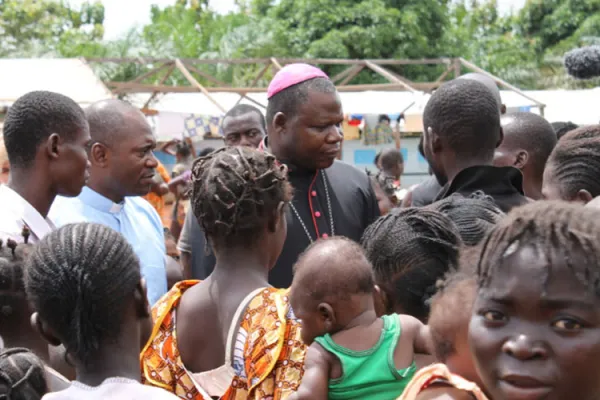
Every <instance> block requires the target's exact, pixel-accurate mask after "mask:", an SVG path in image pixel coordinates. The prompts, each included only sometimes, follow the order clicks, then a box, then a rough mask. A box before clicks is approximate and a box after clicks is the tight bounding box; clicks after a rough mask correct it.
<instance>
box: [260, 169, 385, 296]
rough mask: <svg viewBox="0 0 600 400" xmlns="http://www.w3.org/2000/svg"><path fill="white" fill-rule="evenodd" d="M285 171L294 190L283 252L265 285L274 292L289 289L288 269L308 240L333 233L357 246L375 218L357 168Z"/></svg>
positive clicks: (363, 178)
mask: <svg viewBox="0 0 600 400" xmlns="http://www.w3.org/2000/svg"><path fill="white" fill-rule="evenodd" d="M288 167H289V175H288V176H289V181H290V183H291V184H292V186H293V187H294V199H293V201H292V205H293V207H291V206H289V207H288V210H287V216H286V218H287V229H288V232H287V237H286V240H285V244H284V246H283V251H282V252H281V255H280V256H279V259H278V260H277V264H276V265H275V267H274V268H273V270H272V271H271V273H270V274H269V282H270V283H271V284H272V285H273V286H275V287H278V288H286V287H289V286H290V285H291V283H292V267H293V265H294V263H295V262H296V260H297V259H298V256H299V255H300V253H302V252H303V251H304V250H305V249H306V248H307V247H308V246H309V245H310V244H311V240H313V241H314V240H315V239H316V238H317V237H323V235H327V236H331V235H332V233H335V235H337V236H345V237H347V238H349V239H352V240H355V241H357V242H358V241H360V238H361V236H362V234H363V232H364V231H365V229H366V228H367V227H368V226H369V225H370V224H371V223H372V222H373V221H374V220H375V219H377V217H379V206H378V204H377V198H376V197H375V193H374V192H373V188H372V186H371V182H370V181H369V178H368V177H367V175H366V174H365V173H364V172H362V171H360V170H358V169H357V168H355V167H353V166H351V165H349V164H346V163H344V162H341V161H335V162H334V163H333V165H332V166H331V167H329V168H327V169H325V170H319V171H307V170H304V169H301V168H296V167H294V166H292V165H288ZM324 177H325V178H324ZM326 184H327V190H326V189H325V185H326ZM327 194H329V199H330V202H329V204H328V201H327ZM329 206H331V213H330V210H329ZM294 210H295V211H294ZM296 213H297V214H296ZM331 216H333V225H334V226H333V228H334V229H332V228H331ZM309 236H310V238H309Z"/></svg>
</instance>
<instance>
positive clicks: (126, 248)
mask: <svg viewBox="0 0 600 400" xmlns="http://www.w3.org/2000/svg"><path fill="white" fill-rule="evenodd" d="M140 280H141V273H140V264H139V261H138V259H137V257H136V255H135V253H134V252H133V249H132V247H131V246H130V245H129V243H128V242H127V240H126V239H125V238H124V237H123V236H121V234H119V233H118V232H116V231H114V230H112V229H110V228H109V227H107V226H104V225H100V224H92V223H81V224H72V225H66V226H63V227H62V228H60V229H58V230H56V231H53V232H51V233H50V234H49V235H47V236H46V237H44V238H43V239H42V240H41V241H40V242H39V243H38V244H37V246H36V248H35V250H34V251H33V253H32V254H31V257H30V258H29V261H28V264H27V268H26V270H25V289H26V292H27V297H28V299H29V301H30V302H31V304H32V306H33V308H34V309H35V310H36V311H37V312H38V314H39V316H40V319H42V320H43V321H44V322H46V323H47V324H48V326H49V327H50V328H51V329H52V330H53V331H54V332H55V333H56V335H57V337H58V339H60V341H61V342H62V344H63V345H64V346H65V348H66V352H67V354H68V355H70V356H72V357H73V358H74V361H75V362H79V363H81V364H82V365H84V366H89V365H90V364H91V363H93V362H94V359H95V358H96V357H97V355H98V354H99V353H100V351H101V348H102V346H103V345H104V344H107V343H113V342H114V341H115V340H118V339H119V335H120V334H121V329H122V324H123V318H124V317H125V312H126V309H127V305H128V304H129V302H130V301H131V298H132V295H133V293H134V291H135V289H136V287H137V286H138V285H139V283H140Z"/></svg>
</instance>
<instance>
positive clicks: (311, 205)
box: [308, 170, 321, 239]
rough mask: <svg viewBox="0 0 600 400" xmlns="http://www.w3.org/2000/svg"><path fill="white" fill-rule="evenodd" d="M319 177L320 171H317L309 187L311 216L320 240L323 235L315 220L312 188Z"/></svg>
mask: <svg viewBox="0 0 600 400" xmlns="http://www.w3.org/2000/svg"><path fill="white" fill-rule="evenodd" d="M317 176H319V170H317V172H316V173H315V177H314V178H313V180H312V182H311V184H310V186H309V187H308V206H309V207H310V216H311V217H312V221H313V225H314V227H315V232H317V239H319V238H320V237H321V234H320V233H319V227H318V226H317V219H316V218H315V212H314V210H313V204H312V191H313V190H312V188H313V186H314V184H315V182H316V181H317Z"/></svg>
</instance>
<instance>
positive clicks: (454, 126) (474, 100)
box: [423, 79, 501, 159]
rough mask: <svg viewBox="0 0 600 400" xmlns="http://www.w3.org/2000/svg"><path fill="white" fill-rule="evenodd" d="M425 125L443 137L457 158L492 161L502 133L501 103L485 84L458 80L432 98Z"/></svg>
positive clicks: (425, 115)
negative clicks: (499, 106) (499, 105)
mask: <svg viewBox="0 0 600 400" xmlns="http://www.w3.org/2000/svg"><path fill="white" fill-rule="evenodd" d="M423 126H424V129H429V128H431V129H432V130H433V132H434V133H435V134H437V135H439V136H440V137H442V138H444V139H445V141H446V143H447V144H448V146H449V147H450V148H451V149H452V151H453V152H454V153H456V155H457V157H458V158H467V159H472V158H475V159H480V158H482V157H487V158H490V159H492V157H493V156H494V150H495V149H496V145H497V144H498V141H499V140H500V131H501V128H500V113H499V112H498V103H497V100H496V98H495V97H494V95H493V94H492V93H491V92H490V90H489V89H488V88H487V87H486V86H485V85H483V84H482V83H480V82H478V81H475V80H471V79H455V80H453V81H450V82H446V83H444V84H443V85H442V86H440V87H439V89H437V90H436V91H435V92H434V93H433V94H432V95H431V98H430V99H429V101H428V102H427V105H426V106H425V110H424V112H423Z"/></svg>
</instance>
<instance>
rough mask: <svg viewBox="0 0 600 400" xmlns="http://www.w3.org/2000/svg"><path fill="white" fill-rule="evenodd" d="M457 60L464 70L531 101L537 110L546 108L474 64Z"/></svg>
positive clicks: (461, 59)
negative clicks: (471, 71) (466, 69)
mask: <svg viewBox="0 0 600 400" xmlns="http://www.w3.org/2000/svg"><path fill="white" fill-rule="evenodd" d="M459 60H460V62H461V63H462V65H464V66H465V67H466V68H469V69H471V70H473V71H475V72H477V73H479V74H481V75H485V76H487V77H488V78H490V79H492V80H493V81H494V82H496V83H497V84H498V85H500V86H504V87H505V88H507V89H510V90H512V91H513V92H515V93H517V94H519V95H521V96H523V97H525V98H526V99H527V100H531V101H533V102H534V103H535V105H536V106H537V107H538V108H540V110H541V109H542V107H545V106H546V105H545V104H544V103H541V102H539V101H537V100H536V99H534V98H533V97H530V96H528V95H526V94H525V93H523V91H522V90H521V89H519V88H518V87H516V86H513V85H511V84H510V83H508V82H506V81H504V80H502V79H500V78H498V77H497V76H494V75H492V74H490V73H489V72H487V71H486V70H484V69H481V68H479V67H478V66H477V65H475V64H473V63H471V62H469V61H467V60H465V59H463V58H460V59H459Z"/></svg>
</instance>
